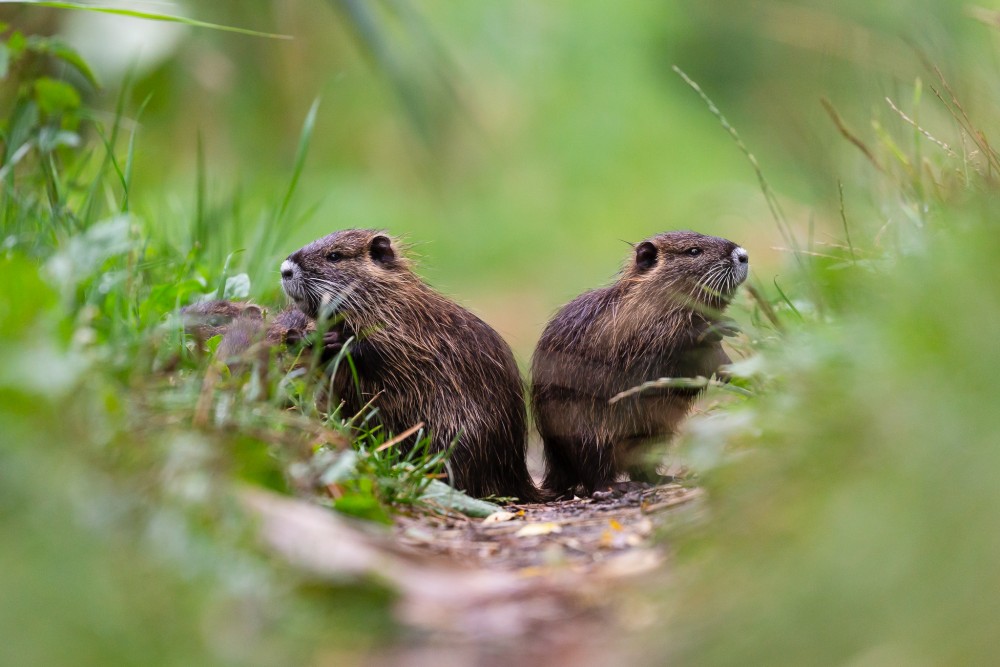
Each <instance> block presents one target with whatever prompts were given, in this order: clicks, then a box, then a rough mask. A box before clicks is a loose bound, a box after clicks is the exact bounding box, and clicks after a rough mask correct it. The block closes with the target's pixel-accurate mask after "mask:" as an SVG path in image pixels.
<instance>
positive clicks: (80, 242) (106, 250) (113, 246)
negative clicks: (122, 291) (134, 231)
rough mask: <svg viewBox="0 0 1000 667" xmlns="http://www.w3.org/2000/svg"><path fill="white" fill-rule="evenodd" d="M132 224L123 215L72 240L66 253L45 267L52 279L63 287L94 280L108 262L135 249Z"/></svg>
mask: <svg viewBox="0 0 1000 667" xmlns="http://www.w3.org/2000/svg"><path fill="white" fill-rule="evenodd" d="M130 222H131V219H130V218H129V216H127V215H120V216H118V217H116V218H112V219H111V220H105V221H103V222H99V223H97V224H95V225H93V226H92V227H91V228H90V229H88V230H87V231H86V232H84V233H83V234H79V235H77V236H74V237H72V238H70V240H69V243H67V244H66V249H65V250H63V251H62V252H60V253H58V254H57V255H55V256H54V257H52V259H50V260H49V262H48V264H47V265H46V268H47V269H48V272H49V275H51V276H52V277H53V278H54V279H55V281H56V282H57V283H59V284H60V285H62V286H63V287H69V286H72V285H76V284H78V283H80V282H83V281H84V280H86V279H87V278H90V277H92V276H93V275H94V274H95V273H97V272H99V271H100V269H101V266H102V265H103V264H104V262H106V261H107V260H108V259H110V258H112V257H115V256H118V255H123V254H125V253H127V252H128V251H129V250H131V249H132V246H133V242H132V239H131V238H130V237H129V226H130Z"/></svg>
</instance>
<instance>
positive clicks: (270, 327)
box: [181, 300, 315, 365]
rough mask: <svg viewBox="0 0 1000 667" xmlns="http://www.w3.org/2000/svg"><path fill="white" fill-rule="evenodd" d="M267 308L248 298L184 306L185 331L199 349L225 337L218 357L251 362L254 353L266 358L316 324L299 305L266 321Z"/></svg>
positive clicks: (303, 335) (299, 337) (299, 339)
mask: <svg viewBox="0 0 1000 667" xmlns="http://www.w3.org/2000/svg"><path fill="white" fill-rule="evenodd" d="M265 316H266V313H265V311H264V309H263V308H261V307H260V306H257V305H255V304H252V303H248V302H244V301H224V300H215V301H205V302H202V303H196V304H193V305H190V306H186V307H184V308H182V309H181V317H182V318H183V323H184V330H185V331H187V332H188V333H190V334H192V335H193V336H194V337H195V341H196V342H197V345H198V347H199V348H203V347H204V344H205V341H207V340H208V339H209V338H212V337H213V336H218V335H221V336H222V340H221V341H220V342H219V347H218V348H217V350H216V356H217V357H218V358H219V359H221V360H222V361H224V362H226V363H229V364H231V365H232V364H239V363H242V362H244V361H247V359H248V357H250V356H251V355H252V354H253V353H259V355H260V356H261V357H262V360H266V358H267V355H268V353H269V350H270V349H271V348H272V347H274V346H275V345H280V344H283V343H288V344H294V343H298V342H301V341H302V340H304V339H306V337H307V336H308V335H309V334H311V333H312V332H313V331H314V330H315V323H314V322H313V321H312V320H310V319H309V318H308V317H306V315H305V313H303V312H302V311H300V310H299V309H298V308H287V309H285V310H283V311H281V312H280V313H278V314H277V315H276V316H275V317H274V318H273V319H271V320H269V321H268V320H266V319H265Z"/></svg>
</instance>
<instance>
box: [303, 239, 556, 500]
mask: <svg viewBox="0 0 1000 667" xmlns="http://www.w3.org/2000/svg"><path fill="white" fill-rule="evenodd" d="M288 259H289V261H290V262H293V263H294V264H295V265H296V266H297V267H298V269H297V270H296V272H295V274H294V277H291V274H290V275H289V276H287V277H284V278H283V285H284V286H285V291H286V292H287V293H288V294H289V296H291V297H292V298H293V299H294V300H295V301H296V304H297V305H298V306H299V308H301V309H302V310H303V312H304V313H305V314H306V315H308V316H309V317H312V318H318V317H320V316H321V315H323V314H324V312H325V311H328V312H325V314H326V315H331V314H334V313H335V315H334V317H335V318H336V319H338V320H340V321H341V325H340V326H342V327H343V330H344V336H345V337H348V336H354V337H355V340H354V342H353V343H352V345H351V347H350V353H351V357H352V360H353V363H354V366H355V368H356V370H357V376H358V378H357V387H355V386H354V382H353V378H352V377H351V374H350V372H349V369H348V368H347V366H346V365H342V367H341V369H340V370H338V372H337V376H336V377H335V378H334V382H333V386H334V390H335V391H336V393H337V394H338V395H339V396H340V398H341V399H342V400H343V401H344V402H345V408H344V409H345V413H346V414H353V413H355V412H356V411H358V410H360V409H362V408H363V407H364V406H365V405H366V404H368V403H369V402H372V404H373V405H374V406H375V407H376V408H377V409H378V415H377V419H378V420H380V422H381V424H382V425H383V426H384V427H385V428H386V429H387V431H388V432H390V433H394V434H398V433H401V432H403V431H405V430H407V429H408V428H410V427H412V426H413V425H415V424H417V423H418V422H423V423H424V424H425V428H426V430H427V432H428V433H429V434H430V435H431V437H432V446H433V448H434V449H435V450H438V451H440V450H443V449H446V448H448V447H450V446H451V444H452V442H453V441H456V440H457V444H456V445H455V448H454V450H453V452H452V455H451V459H450V464H449V472H450V481H451V482H452V484H453V485H454V486H456V487H457V488H460V489H463V490H465V491H466V492H468V493H469V494H471V495H473V496H477V497H483V496H489V495H496V496H516V497H517V498H519V499H520V500H521V501H524V502H527V501H533V500H537V499H538V498H539V495H538V490H537V489H536V488H535V486H534V484H533V483H532V481H531V477H530V475H529V474H528V471H527V466H526V462H525V440H526V430H527V429H526V417H525V404H524V396H523V386H522V381H521V377H520V374H519V372H518V368H517V364H516V363H515V361H514V355H513V353H512V352H511V350H510V347H509V346H508V345H507V343H506V342H504V340H503V339H502V338H501V337H500V335H499V334H497V332H496V331H494V330H493V329H492V328H490V327H489V326H488V325H487V324H486V323H485V322H483V321H482V320H480V319H479V318H478V317H476V316H475V315H473V314H472V313H471V312H469V311H468V310H466V309H464V308H462V307H461V306H459V305H458V304H456V303H455V302H453V301H451V300H450V299H448V298H446V297H444V296H442V295H441V294H439V293H438V292H436V291H434V290H433V289H432V288H431V287H429V286H428V285H427V284H425V283H424V282H423V281H422V280H421V279H420V278H419V277H417V275H416V274H415V273H414V272H413V270H412V267H411V264H410V262H409V261H408V260H407V259H406V258H405V257H403V255H402V247H401V246H400V244H399V242H398V241H397V240H395V239H392V238H391V237H389V236H388V235H387V234H385V233H383V232H380V231H375V230H364V229H348V230H343V231H339V232H336V233H333V234H330V235H329V236H326V237H324V238H322V239H319V240H318V241H315V242H313V243H310V244H309V245H307V246H305V247H304V248H302V249H301V250H298V251H297V252H295V253H292V254H291V255H290V256H289V258H288ZM412 441H413V438H410V439H409V440H408V441H407V442H406V443H403V444H401V445H398V446H400V447H406V446H412V444H413V443H412Z"/></svg>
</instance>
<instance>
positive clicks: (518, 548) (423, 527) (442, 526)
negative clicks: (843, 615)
mask: <svg viewBox="0 0 1000 667" xmlns="http://www.w3.org/2000/svg"><path fill="white" fill-rule="evenodd" d="M701 495H702V492H701V490H700V489H699V488H697V487H686V486H682V485H680V484H667V485H663V486H658V487H653V488H650V489H646V490H643V491H633V492H631V493H627V494H625V495H623V496H621V497H617V498H608V499H601V500H597V499H592V498H575V499H573V500H566V501H559V502H553V503H547V504H537V505H519V506H510V507H507V508H505V509H504V510H503V511H500V512H496V513H494V514H493V515H492V516H490V517H487V518H486V519H470V518H468V517H464V516H461V515H455V516H436V515H431V514H419V515H413V516H402V517H399V518H398V520H397V522H396V524H395V526H394V527H393V529H392V530H391V531H390V532H376V531H373V530H371V528H370V527H365V526H363V525H358V524H356V523H355V522H352V521H350V520H348V519H344V518H343V517H341V516H339V515H337V514H336V513H334V512H330V511H329V510H326V509H324V508H322V507H318V506H316V505H313V504H311V503H309V502H307V501H303V500H294V499H290V498H286V497H279V496H275V495H271V494H267V493H264V492H260V491H249V490H248V491H246V492H245V493H244V502H245V504H246V505H247V506H248V507H249V508H250V509H251V510H252V511H253V512H255V513H257V514H258V515H259V516H260V517H261V520H262V521H261V525H262V536H263V539H264V540H265V542H266V543H267V544H268V546H269V547H271V548H272V549H273V550H275V551H277V552H279V553H280V554H281V555H283V556H284V557H285V558H287V559H288V560H290V561H291V562H293V563H294V564H296V565H297V566H298V567H300V568H304V569H306V570H309V571H312V572H314V573H316V574H319V575H321V576H327V577H335V578H340V579H342V578H343V577H344V576H358V577H364V576H369V577H376V578H378V579H379V580H380V581H382V582H384V583H386V584H388V585H390V586H391V587H393V588H395V589H396V590H398V592H399V596H398V600H397V604H396V609H395V612H396V616H397V618H398V620H399V621H400V623H401V624H402V626H403V627H404V628H405V631H404V633H403V635H402V636H401V637H399V638H398V640H397V642H396V643H395V645H394V646H392V647H389V648H388V649H387V650H386V651H385V653H384V654H382V655H381V656H379V657H378V658H377V660H376V662H375V663H374V664H386V665H389V664H391V665H407V666H409V665H413V666H422V665H428V666H430V665H434V666H435V667H448V666H450V665H505V666H506V665H522V664H545V665H551V666H553V667H559V666H561V665H573V666H574V667H579V666H580V665H590V664H616V663H617V662H618V659H620V658H621V654H620V653H616V652H617V649H618V645H619V644H620V642H622V641H624V640H627V638H628V637H629V636H630V635H634V634H635V633H637V632H641V631H642V630H643V629H644V628H647V627H649V626H650V625H651V624H652V622H653V621H655V614H656V610H655V609H653V608H650V604H649V601H648V598H647V597H645V596H644V595H643V594H642V591H641V590H639V588H638V586H639V585H640V584H644V583H646V582H648V581H650V580H651V579H652V577H651V575H653V574H654V573H656V574H662V573H663V572H664V570H665V569H666V568H663V567H661V566H662V565H663V564H664V561H665V560H666V559H667V557H668V554H667V553H666V551H665V548H664V546H663V541H662V540H654V539H653V538H654V535H656V534H657V532H658V531H659V530H660V529H662V528H664V527H666V526H668V525H669V524H670V523H671V522H672V521H677V520H680V519H679V512H681V511H684V510H687V509H693V508H696V507H697V506H698V499H699V498H700V497H701ZM615 655H617V658H618V659H615ZM363 662H364V664H373V662H372V658H371V657H370V656H366V658H365V660H364V661H363Z"/></svg>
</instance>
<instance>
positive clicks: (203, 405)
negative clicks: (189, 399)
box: [192, 361, 219, 428]
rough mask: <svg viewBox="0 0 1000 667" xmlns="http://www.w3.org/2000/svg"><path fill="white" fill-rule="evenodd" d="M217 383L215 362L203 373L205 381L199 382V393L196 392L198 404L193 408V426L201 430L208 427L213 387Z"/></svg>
mask: <svg viewBox="0 0 1000 667" xmlns="http://www.w3.org/2000/svg"><path fill="white" fill-rule="evenodd" d="M218 382H219V366H218V363H217V362H214V361H213V363H211V364H209V366H208V370H206V371H205V379H204V380H202V382H201V391H200V392H198V402H197V403H196V404H195V407H194V419H193V420H192V422H193V424H194V425H195V426H196V427H199V428H203V427H205V426H207V425H208V420H209V415H210V413H211V412H212V398H213V397H214V395H215V385H216V384H218Z"/></svg>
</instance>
